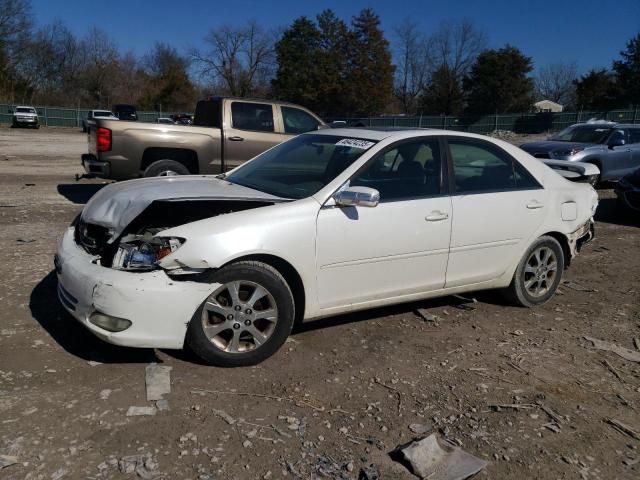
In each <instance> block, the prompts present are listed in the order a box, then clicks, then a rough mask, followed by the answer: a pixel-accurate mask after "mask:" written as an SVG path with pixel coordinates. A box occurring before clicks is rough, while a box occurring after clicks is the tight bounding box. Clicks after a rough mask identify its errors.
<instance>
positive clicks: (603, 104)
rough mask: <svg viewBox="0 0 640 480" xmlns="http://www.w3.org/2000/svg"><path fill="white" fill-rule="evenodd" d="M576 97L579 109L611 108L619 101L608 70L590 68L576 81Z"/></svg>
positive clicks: (618, 93) (600, 109)
mask: <svg viewBox="0 0 640 480" xmlns="http://www.w3.org/2000/svg"><path fill="white" fill-rule="evenodd" d="M576 97H577V107H578V108H579V109H580V110H599V111H602V110H612V109H613V108H615V107H616V106H617V104H618V102H619V98H620V92H619V89H618V86H617V85H616V82H615V79H614V77H613V75H612V74H611V73H610V72H608V71H606V70H605V69H602V70H591V71H590V72H589V73H588V74H586V75H583V76H582V77H580V79H579V80H577V81H576Z"/></svg>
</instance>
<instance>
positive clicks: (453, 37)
mask: <svg viewBox="0 0 640 480" xmlns="http://www.w3.org/2000/svg"><path fill="white" fill-rule="evenodd" d="M486 48H487V36H486V34H485V33H484V32H483V31H482V30H480V29H478V28H477V27H476V26H474V25H473V23H472V22H471V21H470V20H467V19H464V20H461V21H459V22H444V23H442V24H441V25H440V27H439V28H438V30H436V32H435V33H434V34H433V35H431V37H429V41H428V51H429V60H430V63H431V66H432V68H433V70H434V71H435V70H437V69H439V68H442V67H446V68H447V70H448V71H450V72H451V73H452V74H453V75H454V76H456V77H457V78H458V79H462V77H464V76H465V75H466V74H467V73H468V72H469V69H470V68H471V66H472V65H473V63H474V62H475V61H476V58H477V57H478V55H479V54H480V52H482V51H483V50H485V49H486Z"/></svg>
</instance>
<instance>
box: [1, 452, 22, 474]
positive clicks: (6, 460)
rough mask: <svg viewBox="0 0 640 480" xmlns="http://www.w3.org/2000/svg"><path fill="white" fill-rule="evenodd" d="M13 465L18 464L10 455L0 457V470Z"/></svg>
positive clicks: (16, 459) (16, 458)
mask: <svg viewBox="0 0 640 480" xmlns="http://www.w3.org/2000/svg"><path fill="white" fill-rule="evenodd" d="M15 463H18V457H14V456H12V455H0V470H2V469H3V468H5V467H8V466H10V465H13V464H15Z"/></svg>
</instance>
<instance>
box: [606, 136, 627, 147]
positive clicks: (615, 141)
mask: <svg viewBox="0 0 640 480" xmlns="http://www.w3.org/2000/svg"><path fill="white" fill-rule="evenodd" d="M624 144H625V141H624V138H620V137H617V138H611V139H609V143H608V145H609V148H614V147H621V146H622V145H624Z"/></svg>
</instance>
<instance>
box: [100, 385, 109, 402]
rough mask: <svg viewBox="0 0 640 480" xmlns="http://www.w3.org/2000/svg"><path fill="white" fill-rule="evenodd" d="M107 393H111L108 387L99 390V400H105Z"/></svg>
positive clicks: (107, 396)
mask: <svg viewBox="0 0 640 480" xmlns="http://www.w3.org/2000/svg"><path fill="white" fill-rule="evenodd" d="M109 395H111V390H110V389H108V388H105V389H104V390H100V400H107V399H108V398H109Z"/></svg>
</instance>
